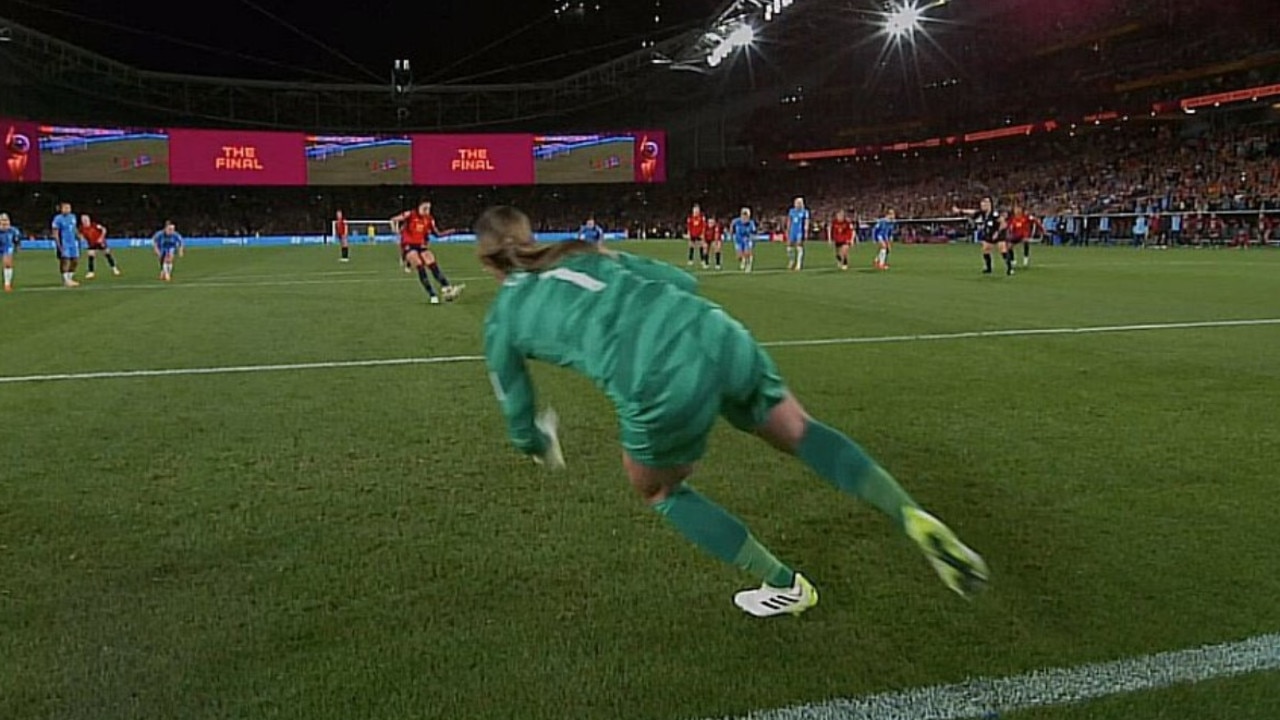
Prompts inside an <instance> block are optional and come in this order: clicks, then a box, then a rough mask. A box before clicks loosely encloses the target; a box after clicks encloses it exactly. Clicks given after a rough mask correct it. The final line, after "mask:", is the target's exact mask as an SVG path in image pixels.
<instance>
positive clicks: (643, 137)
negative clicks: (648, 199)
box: [634, 130, 667, 183]
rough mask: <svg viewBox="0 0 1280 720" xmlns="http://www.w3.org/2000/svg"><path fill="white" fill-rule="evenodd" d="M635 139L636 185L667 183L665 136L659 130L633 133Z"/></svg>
mask: <svg viewBox="0 0 1280 720" xmlns="http://www.w3.org/2000/svg"><path fill="white" fill-rule="evenodd" d="M634 135H635V138H636V160H635V162H636V176H635V181H636V182H638V183H661V182H666V181H667V134H666V133H664V132H662V131H661V130H647V131H645V132H638V133H634Z"/></svg>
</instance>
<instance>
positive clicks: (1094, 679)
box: [726, 633, 1280, 720]
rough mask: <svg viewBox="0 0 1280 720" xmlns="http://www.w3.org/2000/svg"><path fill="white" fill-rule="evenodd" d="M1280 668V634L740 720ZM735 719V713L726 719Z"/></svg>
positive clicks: (1090, 696)
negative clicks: (732, 717)
mask: <svg viewBox="0 0 1280 720" xmlns="http://www.w3.org/2000/svg"><path fill="white" fill-rule="evenodd" d="M1277 670H1280V633H1274V634H1268V635H1255V636H1254V637H1251V638H1247V639H1245V640H1240V641H1237V642H1229V643H1222V644H1220V645H1206V646H1203V647H1198V648H1192V649H1188V650H1176V651H1172V652H1164V653H1159V654H1155V655H1140V656H1137V657H1131V658H1126V659H1124V660H1116V661H1114V662H1105V663H1094V664H1090V665H1079V666H1076V667H1065V668H1048V669H1043V670H1033V671H1031V672H1029V673H1025V674H1022V675H1013V676H1010V677H1004V678H977V679H972V680H966V681H965V682H961V683H957V684H955V685H931V686H927V687H917V688H911V689H907V690H898V691H894V692H886V693H881V694H878V695H867V696H864V697H859V698H850V699H842V700H827V701H824V702H820V703H811V704H806V705H794V706H791V707H784V708H778V709H775V710H762V711H757V712H752V713H750V714H748V715H745V716H742V717H740V718H737V719H736V720H970V719H976V718H994V717H998V714H999V713H1009V712H1018V711H1024V710H1031V709H1034V708H1044V707H1053V706H1059V705H1072V704H1077V703H1082V702H1087V701H1089V700H1097V699H1100V698H1105V697H1111V696H1113V695H1124V694H1128V693H1134V692H1143V691H1150V690H1158V689H1161V688H1167V687H1172V686H1174V685H1186V684H1191V683H1199V682H1204V681H1206V680H1216V679H1220V678H1230V677H1238V676H1241V675H1252V674H1256V673H1264V672H1274V671H1277ZM726 720H729V719H726Z"/></svg>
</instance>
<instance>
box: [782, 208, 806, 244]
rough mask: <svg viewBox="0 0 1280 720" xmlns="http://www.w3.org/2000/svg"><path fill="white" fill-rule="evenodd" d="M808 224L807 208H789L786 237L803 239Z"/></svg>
mask: <svg viewBox="0 0 1280 720" xmlns="http://www.w3.org/2000/svg"><path fill="white" fill-rule="evenodd" d="M808 226H809V209H808V208H797V207H793V208H791V212H789V213H788V214H787V239H789V240H790V241H791V242H799V241H801V240H804V239H805V230H806V229H807V228H808Z"/></svg>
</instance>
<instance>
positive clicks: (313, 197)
mask: <svg viewBox="0 0 1280 720" xmlns="http://www.w3.org/2000/svg"><path fill="white" fill-rule="evenodd" d="M796 196H803V197H805V198H806V201H807V202H808V204H809V207H810V208H811V210H812V211H813V215H814V218H815V220H817V221H818V224H819V225H821V224H822V223H824V222H825V220H827V219H829V218H830V217H831V216H833V215H834V214H835V212H836V211H837V210H841V209H843V210H846V211H848V212H850V213H852V214H853V215H855V216H856V217H858V218H861V219H863V220H868V219H871V220H873V219H874V218H876V217H879V216H881V215H882V214H883V213H884V212H885V211H887V210H888V209H890V208H892V209H894V210H895V211H896V212H897V215H898V217H899V218H904V219H907V220H914V221H928V220H939V219H943V218H948V217H953V216H954V213H953V212H952V208H953V207H955V206H959V207H975V206H976V205H977V202H978V200H979V199H981V198H982V197H984V196H991V197H992V198H993V199H994V200H995V202H996V205H997V206H998V207H1001V208H1005V209H1007V208H1009V207H1011V206H1012V205H1014V204H1021V205H1023V206H1024V207H1025V208H1026V209H1027V210H1028V211H1029V212H1032V213H1034V214H1037V215H1040V216H1043V217H1048V216H1066V215H1073V216H1099V215H1111V216H1113V217H1115V218H1116V219H1117V221H1118V222H1120V223H1121V224H1123V223H1125V222H1128V220H1126V219H1125V218H1126V217H1127V216H1129V217H1131V216H1133V215H1134V214H1146V215H1154V214H1163V215H1169V214H1173V213H1180V214H1185V215H1188V216H1200V215H1206V216H1213V217H1218V216H1221V217H1222V218H1224V219H1225V220H1226V221H1228V222H1229V221H1231V219H1232V218H1235V219H1237V220H1240V219H1241V218H1244V217H1246V216H1251V217H1252V218H1253V219H1251V220H1249V221H1248V222H1254V220H1256V217H1257V215H1258V211H1261V210H1267V211H1272V212H1274V213H1275V214H1277V215H1278V216H1280V126H1277V125H1274V124H1273V125H1260V126H1247V127H1237V128H1235V129H1230V130H1219V131H1216V132H1210V131H1208V129H1207V126H1206V128H1204V129H1203V132H1200V133H1194V132H1193V133H1191V134H1188V127H1187V126H1181V127H1175V126H1171V125H1169V124H1165V123H1154V122H1150V121H1148V120H1146V119H1145V118H1141V119H1134V120H1132V121H1129V122H1124V121H1117V122H1115V123H1111V124H1105V125H1102V126H1092V125H1090V126H1085V127H1078V128H1071V127H1063V128H1060V129H1058V130H1057V131H1055V132H1049V133H1040V134H1036V135H1032V136H1029V137H1025V138H1017V139H1012V140H1003V141H992V142H987V143H976V144H969V145H962V146H958V147H957V148H952V149H945V148H940V149H934V150H928V151H920V152H918V153H916V152H912V153H896V154H891V155H886V156H882V157H868V158H857V159H847V160H843V161H834V162H827V163H825V164H817V165H814V166H812V167H786V168H770V167H763V168H752V169H722V170H715V171H701V172H694V173H692V174H689V175H687V176H685V177H683V178H680V179H675V180H672V181H671V182H669V183H666V184H663V185H652V186H638V185H578V186H531V187H507V188H478V189H477V188H430V189H423V188H413V187H395V186H382V187H362V188H345V187H344V188H338V187H335V188H192V187H172V186H168V187H167V186H127V185H8V186H0V211H5V212H8V213H9V214H10V216H11V217H12V218H13V221H14V223H15V224H16V225H17V226H18V227H19V228H21V229H22V230H24V231H25V232H27V233H28V234H29V235H33V236H47V235H48V225H49V219H50V217H51V216H52V214H53V208H54V206H55V205H56V203H58V202H60V201H62V200H67V201H69V202H71V203H72V204H73V206H74V208H75V210H76V211H77V212H80V213H88V214H90V215H92V216H94V217H95V219H96V220H97V221H99V222H102V223H104V224H105V225H106V226H107V227H108V228H109V229H110V233H111V235H112V236H114V237H149V236H150V235H151V234H152V233H153V232H155V231H156V230H157V229H159V228H160V227H161V225H162V224H163V223H164V221H165V220H169V219H172V220H174V221H175V222H176V223H177V225H178V228H179V230H180V232H183V233H184V234H186V235H188V236H228V237H245V236H254V235H264V236H265V235H300V234H312V235H315V234H323V233H325V232H326V231H327V230H328V228H329V227H330V221H331V219H332V218H333V214H334V212H335V211H336V210H339V209H341V210H343V211H344V212H345V214H346V215H347V217H348V218H352V219H357V220H370V219H386V218H390V217H391V216H392V215H394V214H396V213H398V212H400V211H402V210H405V209H407V208H410V207H412V206H414V205H416V204H417V202H418V200H419V199H421V198H423V197H426V198H429V199H431V200H432V201H433V202H434V204H435V211H436V215H437V217H438V220H439V223H440V225H441V227H444V228H451V229H456V230H461V231H465V230H467V229H468V228H469V226H470V224H471V222H472V219H473V218H475V217H476V216H477V215H478V214H479V213H480V212H481V211H482V210H483V209H484V208H485V207H488V206H490V205H494V204H514V205H517V206H520V207H523V208H526V209H527V210H528V211H529V212H530V213H531V215H532V216H533V217H534V219H535V222H536V223H537V224H538V228H537V229H538V230H541V231H563V230H570V231H571V230H576V229H577V228H578V227H580V226H581V225H582V223H583V222H584V220H585V219H586V218H587V217H588V216H594V217H595V218H596V220H597V222H598V223H599V224H600V225H602V226H603V227H605V228H606V229H609V230H612V231H623V232H626V233H628V234H629V235H630V236H631V237H672V236H678V235H679V234H680V233H681V232H683V226H684V218H685V216H686V215H687V213H688V210H689V207H690V206H691V205H692V204H693V203H695V202H696V203H699V204H701V205H702V206H703V207H704V208H705V209H706V211H707V212H708V213H710V214H712V215H714V216H716V217H718V218H721V219H725V220H727V219H730V218H731V217H733V216H735V215H736V214H737V213H738V210H739V208H742V207H750V208H753V211H754V213H755V216H756V218H757V219H758V220H759V221H760V222H761V224H762V226H763V228H764V229H765V230H766V231H775V232H776V231H780V230H781V226H782V223H783V222H784V218H785V213H786V210H787V208H789V207H790V205H791V201H792V199H793V198H794V197H796ZM1240 221H1241V222H1243V220H1240ZM910 225H911V223H907V226H910ZM1206 227H1208V224H1206Z"/></svg>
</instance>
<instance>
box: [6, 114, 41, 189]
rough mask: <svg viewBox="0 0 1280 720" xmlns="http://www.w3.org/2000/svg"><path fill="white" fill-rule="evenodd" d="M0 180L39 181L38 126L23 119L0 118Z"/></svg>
mask: <svg viewBox="0 0 1280 720" xmlns="http://www.w3.org/2000/svg"><path fill="white" fill-rule="evenodd" d="M0 133H3V134H4V146H3V148H2V149H0V162H2V163H3V165H0V182H40V179H41V174H40V126H39V125H36V124H35V123H32V122H26V121H24V120H4V119H0Z"/></svg>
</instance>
